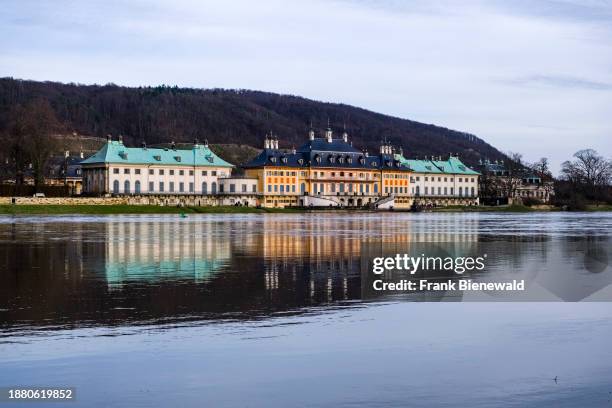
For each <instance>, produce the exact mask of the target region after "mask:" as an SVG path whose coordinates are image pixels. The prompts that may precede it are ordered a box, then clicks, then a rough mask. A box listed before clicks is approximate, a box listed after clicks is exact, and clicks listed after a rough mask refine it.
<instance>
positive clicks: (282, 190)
mask: <svg viewBox="0 0 612 408" xmlns="http://www.w3.org/2000/svg"><path fill="white" fill-rule="evenodd" d="M280 192H281V193H284V192H285V185H284V184H281V185H280Z"/></svg>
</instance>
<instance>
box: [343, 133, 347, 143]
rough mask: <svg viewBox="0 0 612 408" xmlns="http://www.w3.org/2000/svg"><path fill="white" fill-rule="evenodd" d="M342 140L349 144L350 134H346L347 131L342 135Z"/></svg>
mask: <svg viewBox="0 0 612 408" xmlns="http://www.w3.org/2000/svg"><path fill="white" fill-rule="evenodd" d="M342 140H344V141H345V142H348V133H346V131H345V132H344V133H342Z"/></svg>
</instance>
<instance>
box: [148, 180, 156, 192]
mask: <svg viewBox="0 0 612 408" xmlns="http://www.w3.org/2000/svg"><path fill="white" fill-rule="evenodd" d="M153 191H155V183H153V182H152V181H149V193H152V192H153Z"/></svg>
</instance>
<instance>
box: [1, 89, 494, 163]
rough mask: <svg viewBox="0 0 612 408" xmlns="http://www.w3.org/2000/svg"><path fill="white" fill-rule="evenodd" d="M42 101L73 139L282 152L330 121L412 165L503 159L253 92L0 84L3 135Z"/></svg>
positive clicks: (435, 133) (444, 134) (398, 126)
mask: <svg viewBox="0 0 612 408" xmlns="http://www.w3.org/2000/svg"><path fill="white" fill-rule="evenodd" d="M37 97H43V98H47V99H48V100H49V101H50V102H51V105H52V107H53V109H54V110H55V113H56V115H57V117H58V119H59V120H60V121H61V122H62V123H63V124H64V127H65V129H66V132H76V133H78V134H80V135H87V136H100V137H103V136H105V135H107V134H112V135H113V136H117V135H119V134H121V135H123V137H124V140H125V141H126V142H127V143H130V144H133V145H139V144H140V142H142V141H143V140H144V141H146V142H147V143H148V144H155V143H164V142H170V141H172V140H174V141H176V142H191V141H193V140H194V139H196V138H197V139H199V140H200V141H203V140H204V139H207V140H208V141H209V142H210V143H236V144H247V145H251V146H254V147H257V148H261V147H262V146H263V139H264V137H265V135H266V133H268V132H270V131H272V132H273V133H274V134H275V135H278V138H279V144H280V147H281V148H291V147H292V146H294V145H295V146H299V145H300V144H302V143H303V142H304V141H305V140H306V138H307V132H308V128H309V124H310V123H312V125H313V127H314V128H315V131H316V132H317V133H318V134H319V135H321V132H322V131H323V130H324V129H325V128H326V127H327V121H328V119H329V121H330V123H331V127H332V128H333V129H334V130H335V131H336V132H337V135H338V137H339V133H340V132H342V128H343V125H344V124H345V123H346V127H347V131H348V133H349V138H350V140H351V141H352V142H353V145H354V146H356V147H358V148H368V149H369V150H370V152H373V151H376V150H377V149H378V146H379V143H380V140H381V139H383V138H386V139H388V140H390V141H391V142H392V143H393V144H394V145H396V146H402V147H403V148H404V152H405V153H404V154H405V155H406V156H408V157H411V158H413V157H423V156H425V155H427V156H430V155H436V156H437V155H442V156H446V155H448V153H449V152H452V153H459V155H460V156H461V158H462V159H464V160H465V161H466V162H467V163H469V164H474V163H475V162H477V161H478V159H479V158H480V157H488V158H490V159H501V158H503V157H504V155H503V154H502V153H500V152H499V151H498V150H497V149H495V148H494V147H493V146H491V145H489V144H488V143H486V142H484V141H483V140H482V139H479V138H477V137H476V136H474V135H470V134H466V133H462V132H458V131H454V130H449V129H446V128H443V127H438V126H434V125H428V124H423V123H419V122H414V121H411V120H407V119H400V118H396V117H392V116H387V115H383V114H380V113H375V112H371V111H368V110H365V109H361V108H356V107H353V106H349V105H344V104H334V103H324V102H318V101H314V100H310V99H305V98H301V97H298V96H292V95H279V94H274V93H269V92H259V91H248V90H224V89H191V88H178V87H168V86H159V87H146V88H128V87H123V86H117V85H112V84H111V85H103V86H101V85H75V84H62V83H56V82H36V81H25V80H16V79H12V78H1V79H0V130H2V129H4V128H6V125H7V120H8V117H9V112H10V110H11V109H12V107H13V106H15V105H16V104H22V103H24V102H26V101H28V100H30V99H33V98H37Z"/></svg>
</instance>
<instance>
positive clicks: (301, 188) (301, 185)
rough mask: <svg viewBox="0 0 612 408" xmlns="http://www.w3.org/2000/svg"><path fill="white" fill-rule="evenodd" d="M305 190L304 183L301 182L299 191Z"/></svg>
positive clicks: (302, 192)
mask: <svg viewBox="0 0 612 408" xmlns="http://www.w3.org/2000/svg"><path fill="white" fill-rule="evenodd" d="M305 192H306V184H304V183H302V184H300V193H301V194H304V193H305Z"/></svg>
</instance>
